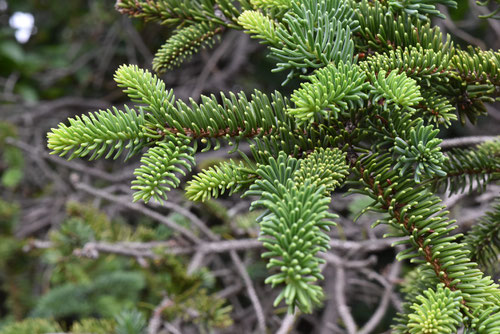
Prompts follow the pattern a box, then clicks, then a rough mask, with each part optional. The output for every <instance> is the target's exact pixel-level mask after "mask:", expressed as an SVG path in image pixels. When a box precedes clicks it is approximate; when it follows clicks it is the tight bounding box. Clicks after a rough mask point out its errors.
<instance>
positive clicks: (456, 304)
mask: <svg viewBox="0 0 500 334" xmlns="http://www.w3.org/2000/svg"><path fill="white" fill-rule="evenodd" d="M417 300H418V301H419V303H418V304H417V303H415V304H413V305H412V306H411V308H412V309H413V310H414V313H413V314H410V315H409V318H410V321H409V323H408V329H409V332H410V334H424V333H425V334H426V333H429V334H430V333H440V334H452V333H456V331H457V327H458V325H459V324H460V323H461V322H462V315H461V314H460V302H461V300H462V297H461V296H460V292H458V291H451V290H450V289H448V288H446V287H444V284H439V285H438V286H437V289H436V291H434V290H432V289H428V290H426V291H424V293H423V295H420V296H418V297H417Z"/></svg>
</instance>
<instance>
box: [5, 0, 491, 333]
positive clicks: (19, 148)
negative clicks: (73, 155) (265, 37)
mask: <svg viewBox="0 0 500 334" xmlns="http://www.w3.org/2000/svg"><path fill="white" fill-rule="evenodd" d="M16 13H25V14H30V15H32V18H33V20H34V25H33V27H32V28H31V29H30V31H29V34H28V37H29V38H28V39H27V40H26V41H20V40H18V39H16V32H17V30H16V29H15V28H13V27H12V18H13V17H14V15H15V14H16ZM487 13H488V9H487V8H484V7H481V8H479V7H477V6H476V5H475V4H474V2H473V1H470V0H460V1H458V8H457V9H456V10H453V11H451V12H450V13H449V16H450V17H451V18H452V19H453V21H437V22H436V23H437V24H439V25H440V26H441V28H442V29H443V30H445V31H446V32H448V33H450V34H452V35H453V36H454V37H453V38H454V40H455V41H456V42H457V43H460V44H463V45H468V44H475V45H479V46H481V47H483V48H490V47H491V48H494V49H498V48H499V46H500V45H499V44H500V25H499V24H500V21H494V20H488V21H486V20H480V19H478V18H477V17H478V15H486V14H487ZM168 34H169V31H168V29H166V28H163V27H161V26H159V25H157V24H154V23H152V24H148V23H144V22H142V21H141V20H131V19H129V18H128V17H125V16H123V15H120V14H119V13H118V12H117V11H116V10H115V9H114V1H113V0H92V1H90V0H74V1H51V0H23V1H17V0H10V1H6V0H0V194H1V195H0V333H1V334H10V333H13V334H14V333H15V334H24V333H26V334H28V333H29V334H35V333H49V332H61V331H68V332H72V333H118V334H137V333H145V332H146V327H147V326H148V319H150V318H151V317H152V316H153V315H154V314H155V312H159V313H160V314H161V316H162V317H163V318H164V319H168V320H172V321H174V320H175V321H176V323H177V324H179V323H183V324H184V325H185V327H184V328H185V330H187V331H186V333H191V332H192V333H196V332H205V333H209V332H214V331H217V330H218V329H221V328H227V331H228V332H234V327H231V326H232V325H233V323H234V322H235V321H239V322H240V325H241V324H244V323H245V321H248V322H249V321H254V320H255V319H254V316H255V315H253V316H249V314H248V312H246V313H245V312H240V313H237V314H235V313H234V310H233V309H232V307H231V305H243V306H248V305H249V304H250V302H249V300H248V298H247V297H245V296H243V295H242V294H236V295H234V293H233V295H231V298H229V299H230V300H229V301H228V300H227V299H226V298H225V296H229V295H230V293H229V292H227V291H226V292H227V293H226V292H224V291H222V290H223V289H224V288H228V287H229V288H231V287H232V286H233V289H235V291H237V292H238V291H240V290H241V288H242V285H241V283H238V282H237V281H234V280H231V279H229V280H225V279H224V275H227V270H228V269H227V268H226V264H225V262H224V261H226V262H229V260H227V259H224V258H223V257H221V259H222V260H221V261H222V262H220V261H219V262H220V263H219V264H218V270H214V268H212V270H208V269H200V270H196V271H194V272H191V271H190V270H189V268H188V266H189V264H190V258H189V257H188V256H173V255H166V254H165V252H162V249H163V248H162V247H165V244H163V245H160V246H159V247H158V249H157V251H155V250H154V249H153V255H152V256H149V257H141V256H137V257H133V256H132V257H130V256H128V257H124V256H120V255H118V254H107V253H96V252H91V251H89V250H87V251H88V252H87V253H85V248H82V247H84V246H85V245H87V244H89V243H99V242H107V243H116V242H130V243H133V242H155V241H164V240H168V239H171V237H172V236H175V235H176V233H177V232H175V231H173V230H172V229H170V228H168V227H167V226H165V225H162V224H158V223H157V222H155V221H154V219H152V218H151V217H146V216H144V215H143V214H141V213H140V212H137V211H133V210H127V209H124V208H123V207H121V206H120V205H118V204H117V203H113V202H112V201H104V200H102V199H100V198H97V197H96V196H94V195H89V194H88V193H85V192H82V191H78V189H76V188H75V187H74V183H75V181H76V182H82V183H92V184H93V185H94V186H96V187H99V188H106V189H108V190H110V191H111V190H114V191H117V192H121V193H122V194H123V197H121V201H125V202H126V201H130V197H125V195H130V193H129V182H130V179H129V178H130V176H131V175H132V172H131V170H132V169H133V168H134V167H135V166H136V165H137V161H134V160H131V161H129V162H127V163H123V162H122V161H120V162H112V161H98V162H83V161H78V162H63V161H62V159H59V158H56V157H49V156H48V155H47V153H46V151H45V146H46V145H45V141H46V139H45V133H46V132H47V131H48V130H49V129H50V128H51V127H54V126H55V125H56V124H57V123H58V122H60V121H61V120H64V119H67V117H70V116H74V115H76V114H82V113H85V112H89V111H93V110H96V109H100V108H107V107H109V106H110V105H120V103H122V102H124V101H126V97H125V96H124V95H123V93H122V92H121V90H120V89H119V88H118V87H117V86H116V84H115V82H114V81H113V73H114V71H115V70H116V68H117V67H118V66H119V65H121V64H124V63H133V64H138V65H139V66H140V67H142V68H147V69H151V61H152V58H153V56H152V55H153V53H154V52H155V50H157V49H158V48H159V47H160V45H161V44H162V43H163V42H164V40H165V37H166V36H167V35H168ZM225 41H227V42H225ZM208 60H215V65H214V66H213V68H207V67H205V65H206V64H207V61H208ZM272 66H273V62H272V60H270V59H268V58H267V57H266V54H265V52H264V49H263V47H262V46H260V45H259V44H257V43H255V42H253V41H251V40H250V39H249V38H248V37H247V36H245V35H244V34H242V33H240V32H234V31H229V32H226V33H225V36H224V37H223V38H222V42H221V43H220V44H219V45H217V46H216V47H215V49H214V50H204V51H202V52H201V53H200V54H198V55H196V56H195V57H194V58H193V59H192V60H190V61H189V62H188V63H187V64H185V65H183V67H182V68H181V69H176V70H174V71H171V72H168V73H167V74H165V75H163V76H162V78H163V79H164V80H165V82H166V83H167V86H169V87H172V88H174V91H175V93H176V95H177V96H178V97H180V98H182V99H185V100H187V98H188V97H193V98H194V99H195V100H197V99H198V98H199V95H200V94H202V93H204V94H207V93H215V92H219V91H221V90H222V91H238V90H245V91H252V90H253V89H254V88H258V89H260V90H263V91H264V92H271V91H273V90H274V89H277V88H278V87H279V84H280V83H281V82H283V80H284V77H280V76H279V75H275V74H272V73H270V69H271V68H272ZM283 76H284V75H283ZM296 85H297V83H296V82H295V83H293V82H292V83H291V84H290V85H289V86H288V87H286V88H285V91H284V93H285V94H286V93H287V91H286V90H287V89H288V90H292V89H293V88H294V87H296ZM282 91H283V90H282ZM489 111H490V116H492V117H493V119H494V120H496V122H491V121H486V120H485V119H480V120H479V126H478V127H468V126H467V127H461V126H457V127H452V128H450V129H449V130H447V131H448V132H447V135H448V136H450V137H452V136H457V135H460V136H462V135H473V134H482V135H485V134H492V135H494V134H498V132H497V131H498V121H500V113H499V112H498V111H497V110H496V109H494V108H493V107H492V108H491V110H489ZM220 158H221V157H220V156H217V155H215V156H207V157H206V159H205V160H204V161H202V162H201V163H200V166H202V167H203V168H205V167H208V166H210V165H211V164H213V163H215V162H217V161H220ZM172 197H173V199H172V201H173V202H174V203H176V204H177V205H179V206H182V207H183V208H186V209H187V210H189V212H191V213H194V214H196V215H197V216H198V217H200V219H202V221H203V222H205V224H206V225H207V226H209V227H210V229H211V230H212V231H213V232H215V233H216V234H217V235H219V236H221V237H222V238H224V239H233V238H242V237H247V238H255V237H256V236H257V227H256V224H255V218H256V217H257V216H258V215H259V214H260V213H251V214H242V212H247V208H248V203H247V202H244V201H242V202H233V201H232V200H230V199H228V198H226V197H223V198H222V199H220V200H218V201H209V202H207V203H205V204H196V205H194V204H188V203H186V201H185V200H184V198H183V196H182V194H181V193H177V195H176V196H174V195H173V196H172ZM365 204H366V200H364V199H363V198H357V199H354V200H350V199H349V200H345V199H344V200H343V199H341V198H336V199H335V200H334V204H333V205H334V209H335V210H336V211H337V212H339V213H340V214H341V215H342V216H343V217H346V218H345V220H349V222H348V223H349V224H347V223H345V222H343V221H341V222H340V224H339V228H338V230H337V231H336V232H335V233H336V234H337V237H338V238H347V239H350V238H358V239H363V238H366V237H367V236H368V235H369V234H370V233H378V232H373V231H371V230H370V229H369V228H368V227H367V226H369V223H371V222H372V221H373V220H371V218H374V217H365V220H366V221H367V224H365V223H364V221H363V220H361V221H360V222H358V223H357V225H356V229H355V230H353V229H352V227H350V225H352V223H351V221H350V220H351V219H352V218H353V217H354V216H355V214H356V213H357V212H358V211H359V210H361V209H362V208H363V207H364V206H365ZM471 205H472V206H473V207H475V209H477V207H480V203H477V202H471ZM152 209H154V210H156V211H157V212H159V213H161V214H162V215H163V216H165V217H166V218H167V219H170V220H172V221H174V222H175V223H176V224H179V225H180V226H189V224H190V223H189V221H188V220H187V219H186V217H185V215H182V214H179V213H178V212H175V210H171V209H169V208H159V207H155V206H153V207H152ZM481 209H484V208H482V207H481ZM457 210H458V209H457ZM482 212H484V210H479V211H478V213H479V214H481V213H482ZM461 213H463V212H461V211H457V212H456V214H461ZM470 219H471V220H473V219H475V217H474V216H471V217H470ZM360 231H361V233H360ZM349 235H350V236H349ZM168 246H169V247H175V246H182V245H177V244H168ZM75 250H80V253H78V252H75ZM378 255H379V256H380V257H381V261H380V262H379V267H380V268H383V264H384V263H387V262H388V261H389V260H391V259H393V253H392V252H391V251H390V250H388V251H387V254H378ZM246 260H247V261H246V268H247V270H248V272H249V275H250V277H251V278H252V279H254V280H257V281H259V282H260V283H259V289H261V291H262V292H263V293H264V294H265V293H266V292H269V291H267V290H266V287H264V286H263V284H262V279H263V278H264V277H265V265H264V263H263V262H262V261H261V260H260V257H259V255H258V253H257V252H254V253H252V252H249V253H248V254H247V258H246ZM216 269H217V268H216ZM224 270H226V272H224ZM381 270H382V269H381ZM235 287H236V288H235ZM354 295H357V294H356V293H354ZM357 297H360V296H359V295H358V296H355V297H354V298H353V300H356V298H357ZM269 299H270V300H272V298H269ZM358 302H359V303H358V305H359V307H358V308H356V309H354V310H353V314H354V315H355V316H356V317H359V319H360V320H363V318H364V317H366V314H367V310H368V309H370V308H371V307H372V306H373V305H370V303H372V302H373V296H369V298H368V299H364V300H361V299H360V300H358ZM269 306H270V305H267V307H269ZM247 309H248V308H247ZM250 309H251V308H250ZM395 311H396V310H394V309H391V310H390V312H392V313H395ZM280 312H281V311H280ZM390 318H391V315H390V314H389V315H388V316H387V319H390ZM309 321H310V323H308V320H307V319H306V320H302V322H301V323H300V324H299V325H298V327H297V328H298V330H303V331H304V332H308V330H309V329H310V328H312V327H311V326H312V325H311V323H313V320H309ZM383 326H386V327H385V328H387V323H385V324H384V325H383ZM380 330H381V331H382V330H383V328H381V329H380Z"/></svg>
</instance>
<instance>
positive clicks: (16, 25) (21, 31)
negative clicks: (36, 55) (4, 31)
mask: <svg viewBox="0 0 500 334" xmlns="http://www.w3.org/2000/svg"><path fill="white" fill-rule="evenodd" d="M9 24H10V26H11V27H12V28H13V29H15V30H16V39H17V41H18V42H19V43H26V42H27V41H28V40H29V39H30V36H31V33H32V32H33V28H34V26H35V18H34V17H33V15H32V14H30V13H23V12H15V13H14V14H12V16H11V17H10V19H9Z"/></svg>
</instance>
